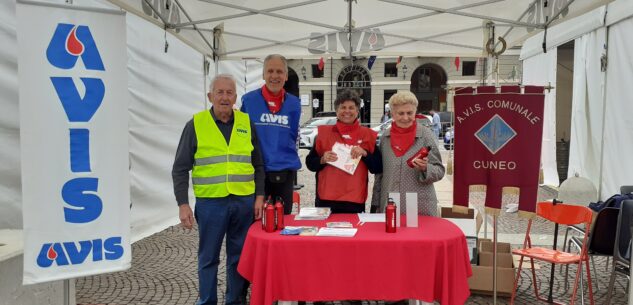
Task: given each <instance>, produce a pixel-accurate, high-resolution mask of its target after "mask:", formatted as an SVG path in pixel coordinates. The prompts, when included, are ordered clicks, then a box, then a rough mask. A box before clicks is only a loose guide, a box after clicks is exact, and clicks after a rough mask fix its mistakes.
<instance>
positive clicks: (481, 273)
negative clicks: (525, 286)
mask: <svg viewBox="0 0 633 305" xmlns="http://www.w3.org/2000/svg"><path fill="white" fill-rule="evenodd" d="M478 248H479V265H478V266H472V270H473V276H471V277H470V278H469V279H468V285H469V286H470V291H471V292H472V293H479V294H492V293H493V287H492V272H493V260H492V254H493V253H492V250H493V243H492V241H490V240H484V239H482V240H481V241H480V244H479V247H478ZM511 251H512V248H511V246H510V244H509V243H501V242H497V295H500V296H509V295H511V294H512V289H514V276H515V270H514V260H513V257H512V252H511Z"/></svg>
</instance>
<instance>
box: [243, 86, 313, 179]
mask: <svg viewBox="0 0 633 305" xmlns="http://www.w3.org/2000/svg"><path fill="white" fill-rule="evenodd" d="M241 110H242V112H245V113H248V115H249V117H250V119H251V121H252V122H253V124H254V125H255V129H256V130H257V138H258V140H259V146H260V149H261V151H262V155H263V157H264V168H265V171H267V172H271V171H282V170H298V169H299V168H301V161H300V160H299V154H298V152H297V137H298V136H299V119H300V117H301V103H300V101H299V99H298V98H297V97H296V96H294V95H292V94H289V93H286V95H285V96H284V102H283V104H282V106H281V110H280V111H279V112H277V113H272V112H270V110H269V109H268V106H267V105H266V101H265V100H264V96H263V95H262V89H257V90H253V91H251V92H249V93H247V94H245V95H244V96H242V108H241Z"/></svg>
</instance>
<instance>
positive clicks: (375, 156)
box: [361, 145, 382, 174]
mask: <svg viewBox="0 0 633 305" xmlns="http://www.w3.org/2000/svg"><path fill="white" fill-rule="evenodd" d="M361 161H363V162H365V165H366V166H367V169H368V170H369V172H370V173H372V174H382V154H381V153H380V149H379V148H378V145H376V146H375V147H374V152H373V153H369V152H367V156H364V157H362V158H361Z"/></svg>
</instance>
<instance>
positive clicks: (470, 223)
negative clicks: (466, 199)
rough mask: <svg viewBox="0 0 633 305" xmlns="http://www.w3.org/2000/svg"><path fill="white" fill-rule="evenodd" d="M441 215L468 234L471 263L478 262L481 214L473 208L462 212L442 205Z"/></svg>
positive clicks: (467, 241)
mask: <svg viewBox="0 0 633 305" xmlns="http://www.w3.org/2000/svg"><path fill="white" fill-rule="evenodd" d="M440 216H441V217H442V218H445V219H446V220H448V221H450V222H452V223H454V224H455V225H456V226H458V227H459V228H460V229H461V230H462V232H463V233H464V236H466V243H467V245H468V250H469V251H468V252H469V254H470V263H471V264H477V260H478V258H477V255H478V253H479V251H478V250H477V245H478V241H477V235H478V234H479V229H480V228H481V223H482V222H483V219H482V218H481V215H479V213H477V211H476V210H474V209H471V208H469V209H468V213H465V214H462V213H455V212H453V209H452V208H450V207H442V209H441V210H440Z"/></svg>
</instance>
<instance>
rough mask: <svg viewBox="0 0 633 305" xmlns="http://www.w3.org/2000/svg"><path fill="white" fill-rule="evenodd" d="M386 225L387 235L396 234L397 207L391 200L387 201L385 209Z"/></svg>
mask: <svg viewBox="0 0 633 305" xmlns="http://www.w3.org/2000/svg"><path fill="white" fill-rule="evenodd" d="M385 225H386V232H387V233H396V205H395V202H393V199H391V198H389V200H387V208H385Z"/></svg>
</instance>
